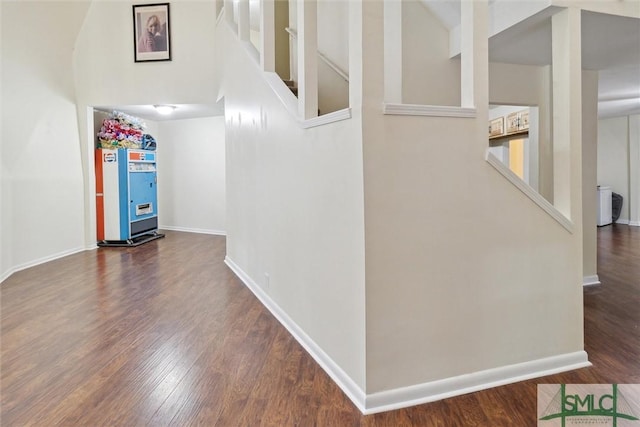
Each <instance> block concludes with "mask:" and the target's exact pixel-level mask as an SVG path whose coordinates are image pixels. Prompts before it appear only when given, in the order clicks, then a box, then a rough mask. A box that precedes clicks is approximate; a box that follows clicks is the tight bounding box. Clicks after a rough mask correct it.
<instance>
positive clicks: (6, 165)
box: [0, 2, 88, 279]
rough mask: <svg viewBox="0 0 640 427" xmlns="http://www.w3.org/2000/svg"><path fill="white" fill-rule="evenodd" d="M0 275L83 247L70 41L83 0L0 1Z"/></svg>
mask: <svg viewBox="0 0 640 427" xmlns="http://www.w3.org/2000/svg"><path fill="white" fill-rule="evenodd" d="M0 7H1V8H2V89H3V91H2V142H1V144H2V159H1V161H2V231H1V234H2V239H1V240H2V260H1V263H0V264H1V268H2V270H1V271H0V278H1V279H4V278H5V277H7V276H8V275H9V274H10V273H11V272H13V271H15V270H19V269H22V268H25V267H28V266H30V265H33V264H36V263H39V262H42V261H45V260H48V259H51V258H55V257H58V256H62V255H65V254H68V253H71V252H74V251H78V250H81V249H83V248H84V240H83V206H84V194H83V184H82V182H83V175H82V168H81V164H80V154H79V136H78V122H77V115H76V106H75V103H74V98H75V92H74V85H73V71H72V49H73V43H74V40H75V35H76V34H77V31H78V29H79V28H80V25H81V24H82V20H83V18H84V15H85V13H86V11H87V7H88V4H87V3H84V2H2V4H1V6H0Z"/></svg>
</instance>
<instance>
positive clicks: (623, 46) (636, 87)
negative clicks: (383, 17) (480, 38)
mask: <svg viewBox="0 0 640 427" xmlns="http://www.w3.org/2000/svg"><path fill="white" fill-rule="evenodd" d="M422 1H423V3H424V4H425V5H426V6H427V7H428V8H429V9H430V10H431V11H432V12H433V13H434V15H436V16H437V17H438V18H439V19H440V20H441V21H442V22H443V25H445V26H446V27H447V28H448V29H450V30H451V29H453V28H455V27H456V26H457V25H459V24H460V0H422ZM490 3H493V2H490ZM494 5H497V3H495V4H494ZM559 10H561V8H558V7H549V8H547V9H545V10H543V11H542V12H540V13H538V14H536V15H533V16H531V17H529V18H528V19H526V20H524V21H522V22H520V23H518V24H517V25H514V26H512V27H510V28H507V29H506V30H504V31H502V32H500V33H498V34H496V35H494V36H492V37H491V38H490V39H489V60H490V61H492V62H505V63H512V64H524V65H549V64H551V15H552V14H553V13H556V12H557V11H559ZM582 63H583V67H584V68H585V69H588V70H597V71H599V72H600V74H599V89H598V98H599V104H598V115H599V116H600V117H613V116H624V115H630V114H639V113H640V20H639V19H636V18H629V17H622V16H614V15H606V14H602V13H594V12H586V11H583V13H582Z"/></svg>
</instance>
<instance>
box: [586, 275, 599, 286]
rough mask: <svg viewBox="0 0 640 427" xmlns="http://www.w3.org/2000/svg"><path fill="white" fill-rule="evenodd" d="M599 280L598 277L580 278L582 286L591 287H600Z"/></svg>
mask: <svg viewBox="0 0 640 427" xmlns="http://www.w3.org/2000/svg"><path fill="white" fill-rule="evenodd" d="M600 284H601V283H600V278H599V277H598V275H597V274H596V275H594V276H584V277H583V278H582V286H591V285H600Z"/></svg>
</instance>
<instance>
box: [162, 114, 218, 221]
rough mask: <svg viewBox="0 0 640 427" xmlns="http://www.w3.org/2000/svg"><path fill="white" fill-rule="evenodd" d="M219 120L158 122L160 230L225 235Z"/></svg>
mask: <svg viewBox="0 0 640 427" xmlns="http://www.w3.org/2000/svg"><path fill="white" fill-rule="evenodd" d="M224 125H225V123H224V116H219V117H207V118H200V119H189V120H170V121H162V122H158V123H157V127H158V132H157V134H156V135H154V136H155V137H156V141H157V143H158V148H157V152H158V204H159V207H158V218H159V222H160V228H162V229H165V230H182V231H193V232H201V233H211V234H224V232H225V227H226V225H225V214H226V207H225V147H224Z"/></svg>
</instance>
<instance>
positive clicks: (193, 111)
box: [94, 101, 224, 122]
mask: <svg viewBox="0 0 640 427" xmlns="http://www.w3.org/2000/svg"><path fill="white" fill-rule="evenodd" d="M171 105H174V106H175V107H176V109H175V110H173V113H171V114H170V115H166V116H165V115H162V114H160V113H158V112H157V111H156V110H155V108H153V106H152V105H97V106H94V108H95V109H96V110H101V111H106V112H111V111H113V110H117V111H122V112H123V113H127V114H130V115H132V116H135V117H139V118H141V119H143V120H150V121H154V122H162V121H166V120H184V119H195V118H202V117H213V116H222V115H224V102H223V101H219V102H218V103H216V104H213V105H209V104H171Z"/></svg>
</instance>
